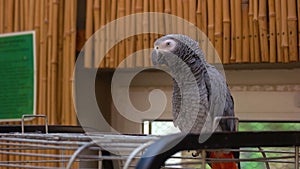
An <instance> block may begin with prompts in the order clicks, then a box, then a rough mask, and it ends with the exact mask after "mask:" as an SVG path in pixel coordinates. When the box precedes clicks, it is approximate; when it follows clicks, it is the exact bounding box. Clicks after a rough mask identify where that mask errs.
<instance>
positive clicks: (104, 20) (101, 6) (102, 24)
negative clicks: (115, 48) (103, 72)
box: [99, 0, 109, 68]
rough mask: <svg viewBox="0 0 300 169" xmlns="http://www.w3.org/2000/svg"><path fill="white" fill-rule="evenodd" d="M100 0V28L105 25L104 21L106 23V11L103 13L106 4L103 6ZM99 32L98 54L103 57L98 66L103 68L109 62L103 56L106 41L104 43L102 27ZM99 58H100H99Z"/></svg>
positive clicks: (103, 2)
mask: <svg viewBox="0 0 300 169" xmlns="http://www.w3.org/2000/svg"><path fill="white" fill-rule="evenodd" d="M99 1H100V4H101V5H100V9H101V10H100V28H102V27H103V26H104V25H105V23H106V17H105V16H106V13H105V8H106V6H105V1H102V0H99ZM99 34H100V37H99V41H100V53H99V54H100V56H102V57H104V58H103V59H102V62H101V64H100V67H101V68H105V67H107V63H108V62H109V61H108V60H107V59H106V58H105V51H104V49H105V45H106V43H105V39H106V37H105V36H106V33H105V31H104V30H103V29H102V30H101V31H100V32H99ZM99 59H100V58H99Z"/></svg>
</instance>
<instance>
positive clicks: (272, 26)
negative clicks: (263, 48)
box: [268, 0, 276, 63]
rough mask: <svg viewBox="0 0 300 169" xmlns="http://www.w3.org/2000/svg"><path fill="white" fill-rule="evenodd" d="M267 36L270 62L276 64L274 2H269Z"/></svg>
mask: <svg viewBox="0 0 300 169" xmlns="http://www.w3.org/2000/svg"><path fill="white" fill-rule="evenodd" d="M268 5H269V36H270V38H269V39H270V62H271V63H275V62H276V13H275V0H269V1H268Z"/></svg>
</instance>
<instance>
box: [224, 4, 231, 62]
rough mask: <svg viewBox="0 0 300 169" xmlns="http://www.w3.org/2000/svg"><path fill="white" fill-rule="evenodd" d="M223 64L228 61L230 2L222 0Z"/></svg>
mask: <svg viewBox="0 0 300 169" xmlns="http://www.w3.org/2000/svg"><path fill="white" fill-rule="evenodd" d="M222 2H223V64H228V63H230V39H231V37H230V2H229V0H223V1H222Z"/></svg>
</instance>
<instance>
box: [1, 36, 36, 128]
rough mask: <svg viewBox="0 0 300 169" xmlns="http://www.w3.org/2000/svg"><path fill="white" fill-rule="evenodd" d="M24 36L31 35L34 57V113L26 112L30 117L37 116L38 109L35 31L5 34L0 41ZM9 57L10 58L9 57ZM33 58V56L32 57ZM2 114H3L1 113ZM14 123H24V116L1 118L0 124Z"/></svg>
mask: <svg viewBox="0 0 300 169" xmlns="http://www.w3.org/2000/svg"><path fill="white" fill-rule="evenodd" d="M22 35H31V37H32V45H31V47H32V49H31V50H32V55H33V56H32V57H33V91H32V92H33V94H32V96H33V98H32V99H33V100H32V104H33V105H31V106H33V107H32V110H33V112H30V113H28V112H24V113H23V115H24V114H29V115H36V107H37V103H36V99H37V69H36V35H35V31H24V32H13V33H5V34H0V39H1V38H7V37H12V36H15V37H19V36H22ZM8 57H9V56H8ZM30 57H31V56H30ZM0 113H1V112H0ZM32 119H33V118H26V120H32ZM12 121H22V115H21V116H20V117H17V118H0V122H12Z"/></svg>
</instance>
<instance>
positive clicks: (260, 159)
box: [144, 121, 300, 169]
mask: <svg viewBox="0 0 300 169" xmlns="http://www.w3.org/2000/svg"><path fill="white" fill-rule="evenodd" d="M144 125H147V126H148V127H145V126H144V132H145V133H151V134H154V135H167V134H171V133H176V132H179V129H178V128H176V127H174V125H173V123H172V122H171V121H152V122H150V121H146V122H145V123H144ZM145 129H147V130H148V131H145ZM299 130H300V123H299V122H284V121H283V122H272V121H260V122H251V121H245V122H240V123H239V131H299ZM274 141H276V140H274ZM218 151H219V150H218ZM233 151H240V160H241V162H240V165H241V168H242V169H268V168H271V169H292V168H294V167H295V153H296V151H297V150H295V147H256V148H241V149H239V150H233ZM194 152H195V151H182V152H179V153H177V154H175V155H173V156H172V158H170V159H168V160H167V161H166V163H165V166H164V167H163V168H187V169H189V168H201V169H202V168H207V169H209V168H210V167H209V165H208V164H206V165H205V167H203V166H202V163H201V161H202V158H201V156H200V157H193V156H192V154H193V153H194ZM262 152H263V153H262ZM206 160H207V161H210V160H213V159H206Z"/></svg>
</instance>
